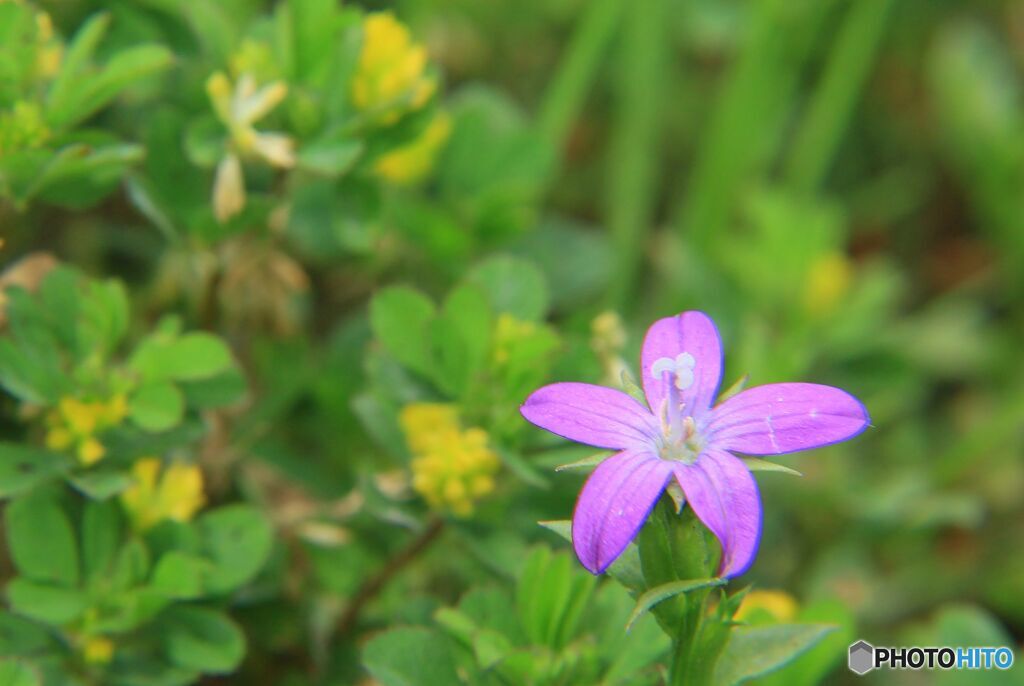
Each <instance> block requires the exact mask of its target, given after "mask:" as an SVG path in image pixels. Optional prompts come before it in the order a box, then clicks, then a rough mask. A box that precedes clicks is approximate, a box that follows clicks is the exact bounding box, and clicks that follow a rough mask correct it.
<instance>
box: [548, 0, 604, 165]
mask: <svg viewBox="0 0 1024 686" xmlns="http://www.w3.org/2000/svg"><path fill="white" fill-rule="evenodd" d="M623 5H624V3H623V0H594V2H591V3H590V5H589V7H588V11H587V13H586V15H585V16H584V17H583V19H582V20H581V21H580V23H579V26H578V28H577V29H576V32H575V33H574V34H573V37H572V40H571V41H570V43H569V47H568V48H567V49H566V54H565V56H564V57H563V58H562V62H561V64H560V65H559V67H558V71H557V73H556V74H555V76H554V78H553V79H552V81H551V85H550V86H549V87H548V90H547V93H546V94H545V96H544V101H543V103H542V104H541V108H540V112H539V114H538V116H537V128H538V129H539V130H540V133H541V135H543V136H544V138H545V139H546V140H548V141H549V142H550V143H551V145H552V147H553V148H554V149H555V150H562V149H563V148H564V147H565V139H566V135H567V133H568V131H569V126H570V125H571V124H572V122H573V120H574V119H576V117H578V116H579V113H580V110H582V108H583V101H584V99H585V97H586V94H587V91H588V90H589V89H590V85H591V84H592V83H593V81H594V79H595V77H596V76H597V70H598V65H599V64H600V61H601V56H602V55H603V54H604V51H605V50H606V48H607V46H608V44H609V43H610V42H611V38H612V36H613V35H614V33H615V28H616V24H617V22H618V18H619V14H620V12H621V11H622V8H623Z"/></svg>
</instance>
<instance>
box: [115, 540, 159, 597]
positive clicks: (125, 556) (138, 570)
mask: <svg viewBox="0 0 1024 686" xmlns="http://www.w3.org/2000/svg"><path fill="white" fill-rule="evenodd" d="M148 574H149V550H148V549H147V548H146V544H145V543H143V541H142V539H140V538H134V537H133V538H130V539H128V542H127V543H126V544H125V545H124V546H122V547H121V550H119V551H118V552H117V557H116V558H115V559H114V568H113V569H112V570H111V572H110V580H109V581H110V587H111V588H113V589H115V590H120V591H127V590H128V589H129V588H133V587H134V586H137V585H138V584H140V583H142V581H143V580H144V579H145V578H146V576H147V575H148Z"/></svg>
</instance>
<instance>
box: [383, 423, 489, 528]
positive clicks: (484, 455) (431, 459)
mask: <svg viewBox="0 0 1024 686" xmlns="http://www.w3.org/2000/svg"><path fill="white" fill-rule="evenodd" d="M399 422H400V424H401V426H402V431H403V432H404V433H405V437H406V442H407V444H408V445H409V449H410V451H412V453H413V456H414V457H413V460H412V463H411V466H412V486H413V489H414V490H415V491H416V492H417V493H419V494H420V495H421V496H423V499H424V500H426V501H427V504H428V505H430V506H431V507H432V508H434V509H436V510H442V511H447V512H451V513H452V514H454V515H456V516H458V517H468V516H469V515H471V514H472V513H473V509H474V507H475V505H476V503H477V502H478V501H479V500H480V498H482V497H483V496H485V495H487V494H488V493H490V492H491V491H493V490H494V474H495V473H496V472H497V471H498V468H499V466H500V464H501V463H500V461H499V460H498V456H497V455H496V454H495V453H494V451H492V450H491V449H490V448H488V445H487V444H488V439H489V437H488V435H487V432H486V431H484V430H483V429H479V428H470V429H465V430H463V429H462V428H461V426H460V425H459V421H458V415H457V414H456V412H455V409H454V408H453V407H452V406H451V405H443V404H438V403H413V404H411V405H406V406H405V407H404V408H403V409H402V412H401V416H400V417H399Z"/></svg>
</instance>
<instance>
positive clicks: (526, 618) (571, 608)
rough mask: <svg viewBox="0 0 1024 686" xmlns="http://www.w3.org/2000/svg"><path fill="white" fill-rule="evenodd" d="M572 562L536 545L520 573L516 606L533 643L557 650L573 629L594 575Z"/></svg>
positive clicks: (564, 555)
mask: <svg viewBox="0 0 1024 686" xmlns="http://www.w3.org/2000/svg"><path fill="white" fill-rule="evenodd" d="M574 565H575V562H574V561H573V560H572V559H571V558H570V556H569V555H567V554H564V553H557V554H552V553H551V551H550V550H549V549H547V548H537V549H536V550H534V551H533V552H532V553H531V554H530V556H529V557H528V558H527V559H526V563H525V565H524V567H523V569H522V570H521V571H520V573H519V583H518V585H517V588H516V607H517V609H518V611H519V618H520V622H521V623H522V626H523V629H524V630H525V631H526V634H527V636H528V637H529V638H530V640H532V641H533V643H534V644H535V645H543V646H547V647H549V648H551V649H553V650H560V649H562V648H563V647H564V646H565V645H566V644H567V643H568V642H569V640H570V639H571V638H572V636H573V635H574V634H575V632H576V628H577V625H578V622H579V619H580V617H581V615H582V612H583V609H584V608H585V607H586V605H587V600H588V599H589V598H590V594H591V592H592V591H593V589H594V585H595V583H596V578H595V577H593V576H591V575H590V574H587V573H585V572H583V571H581V570H580V569H579V568H578V567H574Z"/></svg>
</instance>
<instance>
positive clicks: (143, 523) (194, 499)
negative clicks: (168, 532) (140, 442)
mask: <svg viewBox="0 0 1024 686" xmlns="http://www.w3.org/2000/svg"><path fill="white" fill-rule="evenodd" d="M161 467H163V471H162V473H161ZM132 477H133V480H134V483H133V485H132V486H130V487H129V488H128V489H126V490H125V491H124V492H123V493H121V504H122V506H123V507H124V509H125V512H127V513H128V517H129V518H130V519H131V520H132V523H133V524H134V525H135V528H136V529H138V530H139V531H145V530H146V529H149V528H152V527H153V526H155V525H157V524H159V523H160V522H163V521H166V520H172V521H176V522H188V521H191V519H192V517H194V516H195V514H196V512H198V511H199V509H200V508H201V507H202V506H203V505H204V504H205V502H206V498H205V496H204V495H203V473H202V471H200V469H199V467H198V466H196V465H188V464H184V463H181V462H172V463H171V464H168V465H166V466H164V465H163V461H162V460H160V459H159V458H155V457H144V458H142V459H140V460H138V461H137V462H136V463H135V465H134V466H133V467H132Z"/></svg>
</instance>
